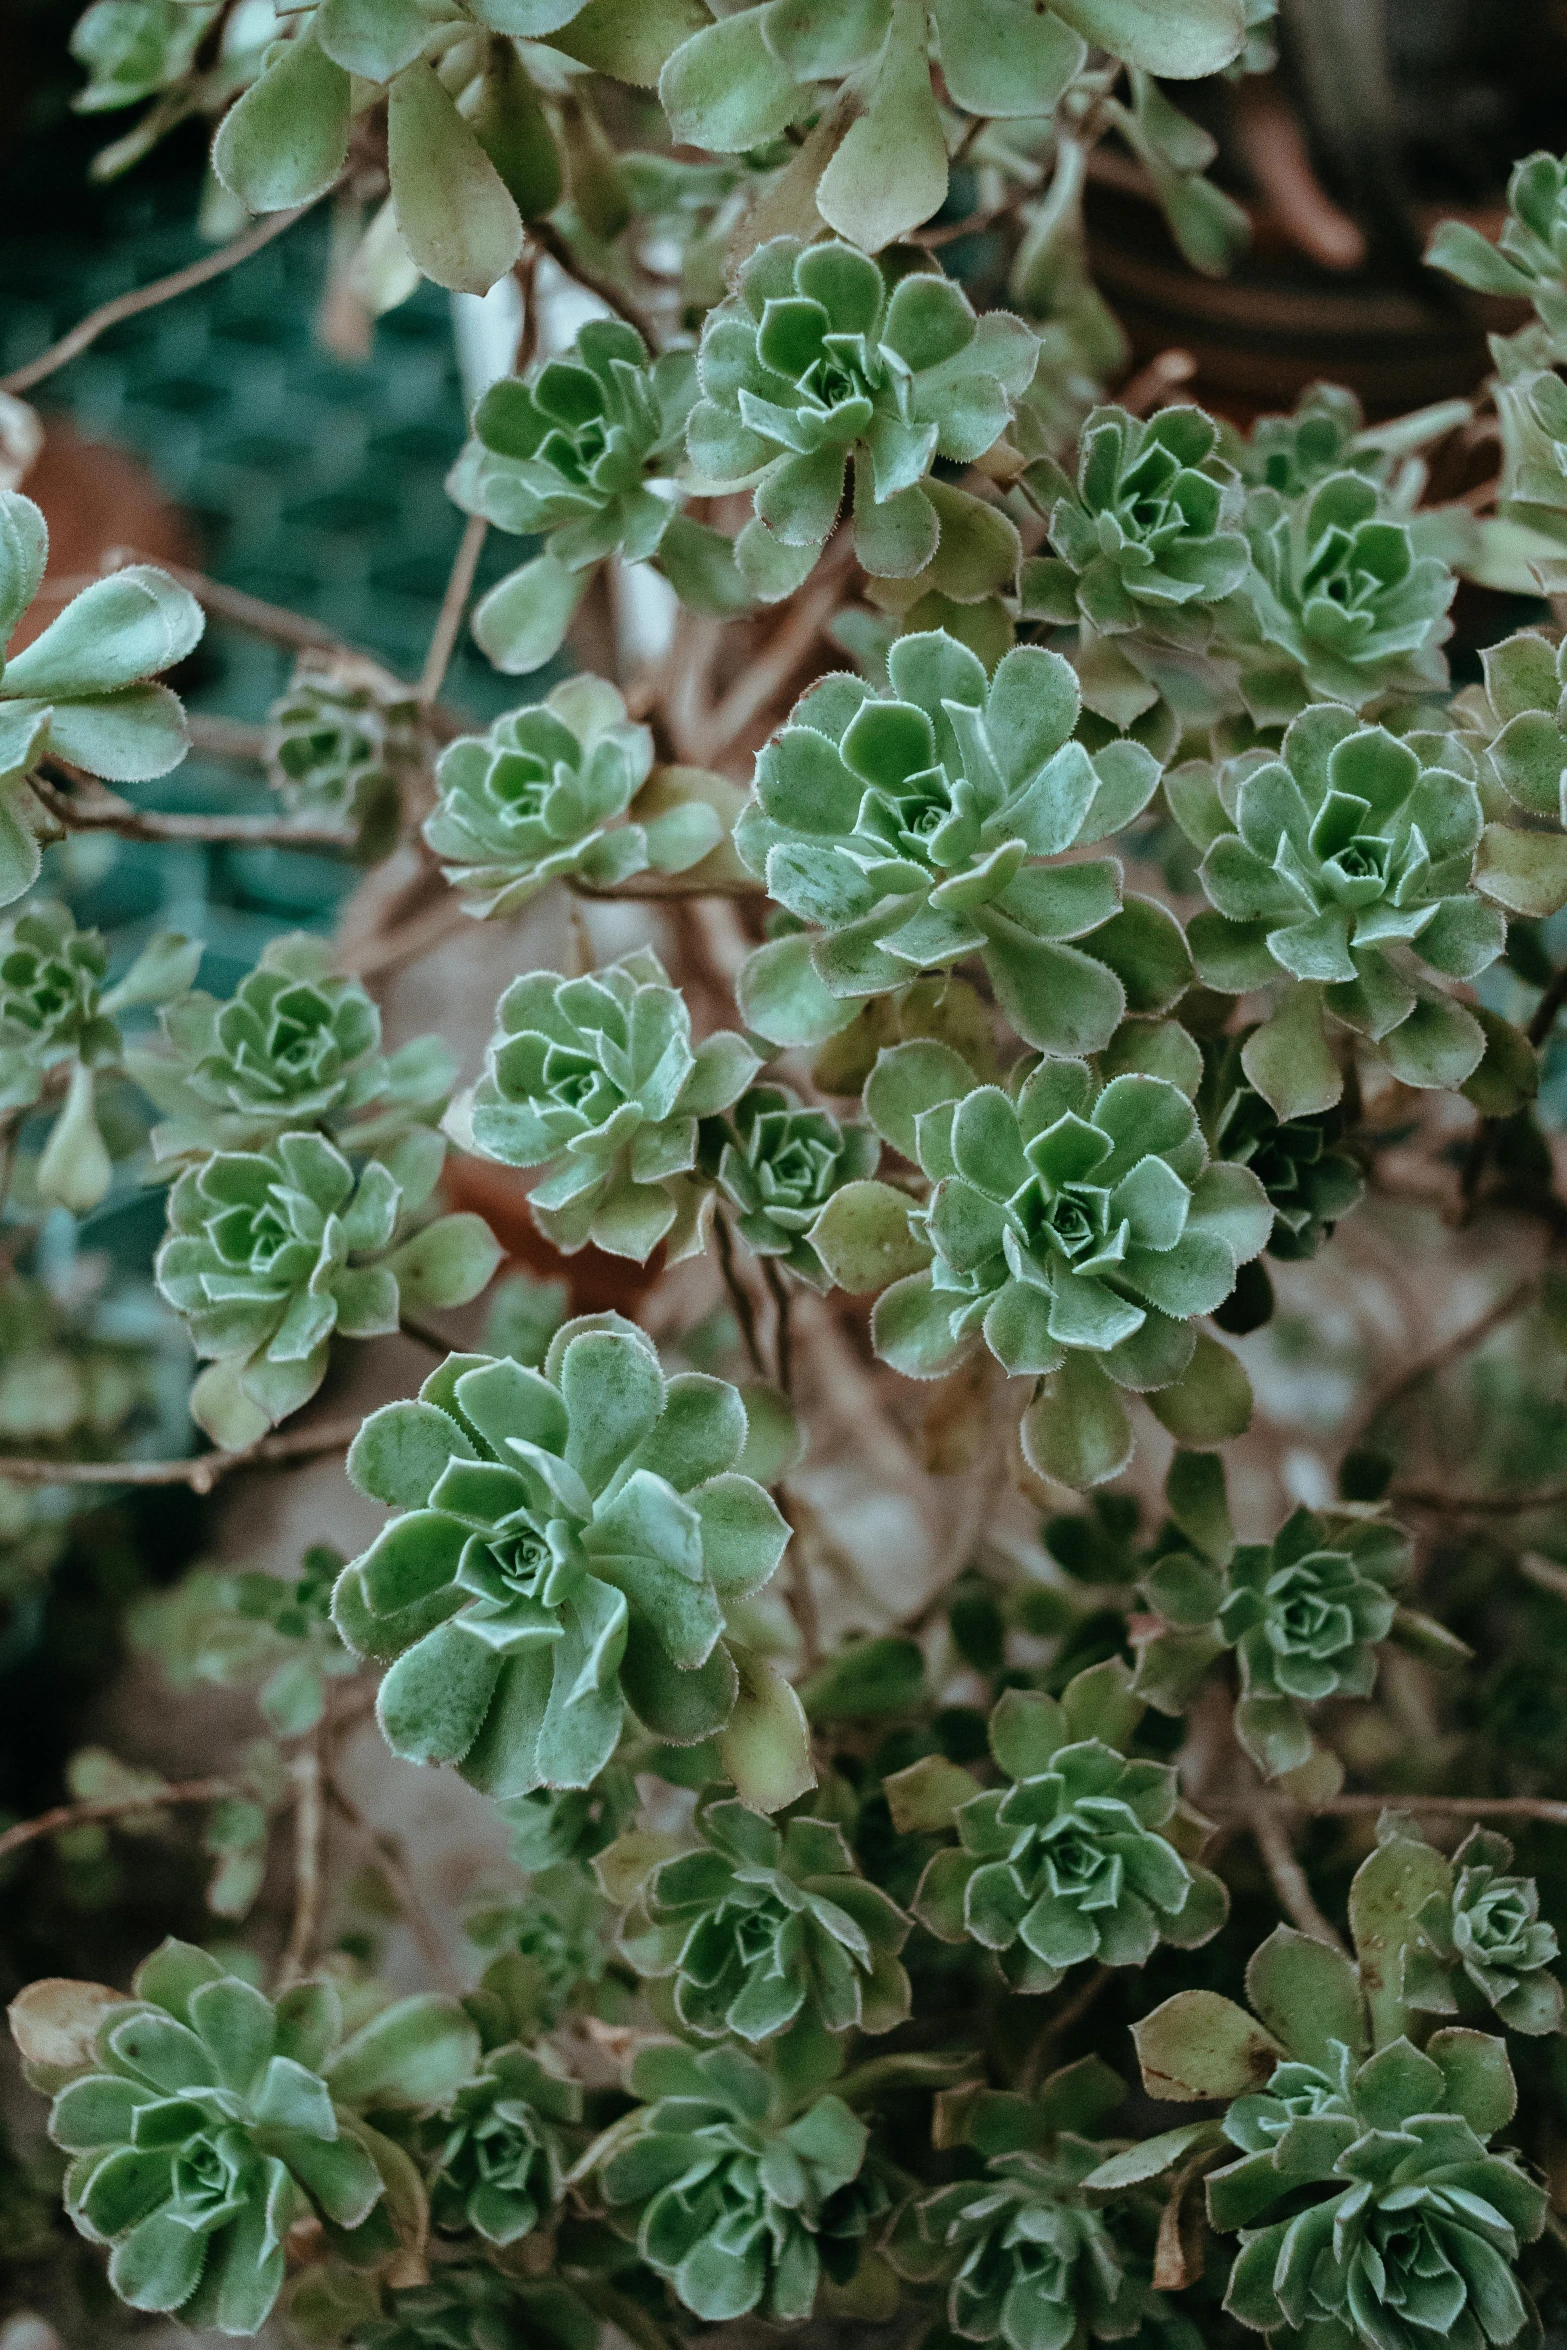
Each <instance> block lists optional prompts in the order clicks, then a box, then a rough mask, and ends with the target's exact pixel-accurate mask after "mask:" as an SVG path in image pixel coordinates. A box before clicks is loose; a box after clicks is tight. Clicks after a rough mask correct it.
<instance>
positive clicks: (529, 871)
mask: <svg viewBox="0 0 1567 2350" xmlns="http://www.w3.org/2000/svg"><path fill="white" fill-rule="evenodd" d="M652 765H653V738H652V736H651V735H650V734H649V732H648V730H647V728H646V727H645V726H634V725H632V724H631V723H630V721H629V720H628V719H627V716H626V705H625V703H624V701H623V700H622V699H621V697H620V695H619V694H618V693H617V692H616V690H615V688H614V687H613V686H612V685H606V684H605V683H604V681H603V679H602V678H598V677H573V678H568V679H567V681H566V683H565V684H564V685H558V686H556V687H555V689H554V691H553V692H552V693H550V694H548V695H547V696H546V697H545V699H544V701H543V702H542V703H535V704H534V705H533V706H532V707H530V708H528V709H525V710H513V711H511V712H509V713H508V715H507V716H506V717H504V718H497V719H496V721H495V723H494V725H493V726H492V727H491V728H490V730H489V732H488V734H484V735H473V734H468V735H463V736H461V737H459V739H458V740H457V741H456V742H454V743H451V744H449V745H448V746H447V748H446V750H444V751H443V752H442V754H441V758H440V762H439V764H438V766H437V768H436V780H437V782H438V783H439V785H440V789H441V799H440V805H439V806H438V807H437V808H436V810H435V812H434V814H433V815H430V816H427V817H426V819H425V823H424V837H425V839H426V841H427V842H428V843H429V845H430V847H431V848H432V849H433V850H434V851H435V853H436V855H437V856H438V857H439V858H441V860H442V868H441V869H442V871H443V872H444V873H445V875H446V878H447V880H448V881H449V882H450V883H451V884H452V886H453V888H455V889H460V890H462V891H463V892H465V896H464V901H463V902H464V905H465V906H466V909H467V911H468V912H469V913H470V914H478V915H487V914H509V913H513V912H515V910H516V908H517V907H519V906H522V905H526V903H527V901H528V899H529V898H531V897H533V896H535V895H536V894H537V892H538V891H539V890H541V889H543V888H544V887H545V886H546V884H547V883H549V882H551V881H554V880H557V879H559V878H560V877H561V876H562V875H564V874H568V873H579V874H581V875H582V877H583V879H584V880H586V881H591V882H594V883H596V884H597V885H599V886H600V887H602V886H603V885H604V884H606V883H609V882H615V881H624V880H626V879H627V878H628V876H629V875H631V874H633V873H644V872H646V871H647V869H648V867H649V866H652V867H653V869H654V870H655V871H656V872H660V873H679V872H683V871H684V870H685V869H686V868H687V867H688V866H690V865H694V864H695V863H696V862H697V861H698V859H699V858H701V857H704V856H705V855H706V854H707V852H708V850H709V849H711V848H713V847H714V846H715V845H716V843H717V841H718V839H719V836H720V833H721V830H722V827H721V825H720V823H719V820H718V817H717V815H716V814H715V812H714V810H713V809H712V808H710V807H709V806H708V805H707V803H706V802H705V801H701V800H687V801H685V802H683V803H681V804H678V805H677V806H675V807H672V808H669V809H666V810H665V811H664V812H663V813H662V814H660V815H656V816H649V818H648V819H647V821H646V822H645V823H642V822H638V821H635V820H633V821H630V822H625V821H618V820H619V819H624V818H625V817H626V813H627V810H628V809H629V808H630V806H631V804H632V801H633V800H634V798H635V797H636V794H637V792H638V790H639V789H640V787H641V786H642V785H643V784H644V783H645V782H646V781H647V778H648V774H649V772H650V770H651V768H652Z"/></svg>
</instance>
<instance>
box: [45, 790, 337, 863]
mask: <svg viewBox="0 0 1567 2350" xmlns="http://www.w3.org/2000/svg"><path fill="white" fill-rule="evenodd" d="M28 780H29V781H30V783H31V785H32V788H33V790H34V791H35V792H36V793H37V795H38V797H39V799H40V801H41V802H42V803H43V805H44V807H45V808H46V809H47V810H48V812H49V814H50V815H51V816H52V817H53V818H54V820H55V822H56V823H57V824H59V825H62V826H63V827H64V828H65V830H66V831H67V832H112V833H114V834H116V835H117V836H118V838H119V839H121V840H153V841H239V842H243V843H244V844H245V845H246V846H247V847H250V848H276V849H311V850H315V851H317V852H318V853H319V852H320V851H323V850H325V851H328V852H331V851H336V852H337V854H339V855H341V856H347V855H349V854H350V853H351V852H352V849H353V846H354V836H353V834H352V833H351V832H345V831H344V830H343V828H342V826H341V825H340V824H309V823H304V824H302V823H301V822H300V821H299V820H298V818H297V817H293V816H188V815H165V814H164V813H162V812H161V811H160V810H158V809H149V808H133V807H132V805H131V803H130V801H129V800H122V799H121V798H120V797H119V795H118V794H117V793H115V792H108V791H94V792H90V793H87V792H81V791H76V790H71V791H62V790H61V789H60V787H59V785H58V784H56V783H54V782H53V781H51V779H50V778H49V777H48V776H47V775H45V774H43V773H42V772H39V773H38V774H35V775H33V776H31V777H29V779H28ZM73 780H74V779H73Z"/></svg>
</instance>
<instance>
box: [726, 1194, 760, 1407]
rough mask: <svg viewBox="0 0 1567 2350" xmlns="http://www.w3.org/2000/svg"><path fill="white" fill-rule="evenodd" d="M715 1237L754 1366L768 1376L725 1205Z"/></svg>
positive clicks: (741, 1333)
mask: <svg viewBox="0 0 1567 2350" xmlns="http://www.w3.org/2000/svg"><path fill="white" fill-rule="evenodd" d="M713 1238H714V1240H715V1241H716V1242H717V1244H718V1270H719V1271H720V1273H722V1275H723V1277H724V1287H725V1288H726V1289H727V1290H728V1292H729V1302H730V1304H731V1305H732V1306H733V1307H734V1310H735V1320H736V1321H737V1322H738V1323H739V1325H740V1336H741V1337H742V1338H743V1339H744V1341H745V1351H746V1353H747V1354H748V1355H749V1356H750V1358H751V1368H752V1369H753V1370H754V1371H755V1373H756V1375H757V1377H758V1378H759V1379H765V1378H766V1377H767V1361H766V1358H765V1356H764V1355H763V1353H762V1347H761V1341H760V1340H759V1339H758V1337H757V1335H756V1308H755V1307H754V1306H753V1305H752V1303H751V1298H750V1293H749V1291H748V1290H747V1288H746V1286H745V1283H744V1282H743V1281H742V1280H741V1278H740V1268H739V1266H738V1265H737V1264H736V1263H735V1244H734V1242H733V1240H732V1239H731V1238H730V1236H729V1224H728V1221H727V1219H726V1217H725V1215H724V1212H723V1210H722V1209H721V1208H720V1210H719V1212H718V1214H717V1215H716V1216H715V1217H714V1218H713Z"/></svg>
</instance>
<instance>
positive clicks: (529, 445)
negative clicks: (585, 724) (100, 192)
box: [448, 318, 710, 676]
mask: <svg viewBox="0 0 1567 2350" xmlns="http://www.w3.org/2000/svg"><path fill="white" fill-rule="evenodd" d="M696 389H697V387H696V367H695V362H694V360H693V358H692V355H691V353H690V352H689V351H666V352H664V353H663V354H662V355H661V356H660V357H659V358H657V359H650V357H649V353H648V348H647V345H646V344H645V343H644V342H643V340H642V337H641V336H640V335H639V334H638V333H637V331H636V328H635V327H632V326H627V325H626V324H625V323H624V321H623V320H621V319H617V318H596V319H591V320H590V321H589V322H588V324H587V325H586V326H584V327H583V328H582V329H581V331H580V332H579V334H578V336H577V339H576V341H575V342H574V343H573V344H572V346H571V348H570V350H568V351H565V352H563V353H562V354H561V355H560V356H559V357H558V358H553V359H547V360H546V361H545V362H544V364H543V365H542V366H541V367H539V368H537V369H535V370H534V372H533V373H532V374H531V375H529V376H528V377H527V379H526V380H524V379H522V378H520V377H516V376H509V377H506V378H504V379H503V380H502V381H501V382H500V383H497V384H492V385H491V386H490V389H489V390H488V391H487V392H486V393H485V394H484V395H483V397H482V398H481V400H480V401H479V404H478V406H477V407H476V408H475V410H474V414H473V431H474V438H473V440H472V441H470V443H469V444H468V446H467V448H466V449H465V450H464V451H463V453H462V455H461V456H460V457H459V459H458V461H457V464H456V466H455V468H454V469H453V472H452V476H451V480H450V483H449V485H448V487H449V489H450V492H451V495H452V496H453V497H454V498H455V499H456V501H457V503H458V505H459V506H461V507H463V508H464V509H465V510H466V511H467V512H468V513H470V514H482V515H483V516H484V519H485V520H486V521H487V522H491V523H494V524H495V526H496V527H497V528H498V529H500V530H505V531H513V532H516V533H517V534H519V535H521V536H525V537H534V536H542V537H543V539H544V549H543V552H542V553H541V554H539V555H535V556H534V557H533V558H532V560H531V561H530V562H527V563H525V564H523V566H522V568H521V569H520V570H518V571H513V572H511V573H510V574H508V576H507V577H506V578H505V579H503V580H501V581H500V582H499V583H498V585H497V586H495V587H493V588H491V589H490V590H489V592H488V594H487V595H485V596H484V597H483V598H482V599H481V600H480V603H479V605H478V608H477V610H476V611H475V613H474V619H473V631H474V635H475V636H476V637H477V638H478V641H479V643H480V644H481V646H482V647H483V648H484V650H485V652H486V653H488V655H489V657H490V659H491V660H492V661H493V662H494V663H495V666H496V667H497V669H502V670H504V671H505V672H506V673H507V675H508V676H517V675H520V674H524V673H526V672H527V671H530V670H534V669H538V668H541V667H542V666H543V664H544V663H545V662H546V661H548V660H549V659H550V658H551V656H552V655H553V654H555V653H557V652H558V651H559V650H560V646H561V643H562V641H563V640H564V638H565V634H566V630H567V629H568V627H569V626H570V624H571V620H572V616H573V614H574V613H575V611H576V609H577V606H578V605H579V604H580V603H581V601H582V598H583V597H584V596H585V595H586V593H587V591H588V585H589V582H590V580H591V579H592V576H593V571H594V568H595V566H596V565H597V564H599V563H601V562H602V561H603V560H604V559H605V557H606V556H609V555H618V556H619V557H620V558H621V560H622V561H623V562H626V563H643V562H646V561H647V560H648V559H649V557H651V556H653V555H655V554H657V552H658V550H659V548H660V546H661V544H662V543H663V540H664V537H665V534H666V532H667V531H668V529H669V527H670V524H671V522H672V520H673V519H674V517H675V504H674V501H673V500H672V498H671V497H669V496H667V495H660V493H659V491H658V490H656V489H653V488H650V487H649V482H650V480H657V481H660V482H664V483H668V482H669V481H670V479H671V477H672V475H673V472H674V469H675V467H676V466H677V465H678V463H679V461H680V452H681V442H682V436H683V435H684V432H685V425H686V418H687V416H688V415H689V414H690V411H691V405H692V402H693V401H694V400H695V398H696ZM684 528H685V529H686V531H687V532H688V533H690V534H695V535H698V536H700V535H702V534H697V533H696V526H695V525H694V524H689V523H687V524H685V525H684ZM709 535H710V534H709ZM677 541H678V534H677Z"/></svg>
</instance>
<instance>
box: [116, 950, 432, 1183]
mask: <svg viewBox="0 0 1567 2350" xmlns="http://www.w3.org/2000/svg"><path fill="white" fill-rule="evenodd" d="M162 1028H163V1043H162V1048H161V1049H159V1050H151V1049H147V1048H145V1047H133V1048H132V1050H131V1051H130V1052H128V1053H127V1055H126V1067H127V1069H128V1071H129V1073H130V1074H131V1075H132V1076H133V1077H134V1078H135V1080H136V1082H137V1084H138V1085H139V1086H140V1087H141V1089H142V1091H143V1092H144V1093H145V1094H148V1095H149V1096H150V1097H151V1099H152V1101H153V1103H154V1104H155V1106H156V1107H157V1108H158V1109H159V1110H161V1111H162V1112H163V1120H162V1122H161V1123H160V1124H159V1125H157V1126H155V1127H154V1128H153V1132H152V1147H153V1153H154V1156H155V1157H156V1158H157V1159H158V1160H159V1161H160V1162H162V1163H165V1164H167V1163H169V1162H171V1161H173V1162H178V1161H186V1162H189V1161H191V1160H199V1159H203V1158H206V1157H208V1156H209V1155H210V1154H211V1153H212V1152H214V1151H235V1150H237V1151H246V1150H256V1149H259V1148H264V1147H266V1146H268V1145H270V1144H273V1143H275V1142H276V1141H277V1140H278V1138H279V1136H281V1135H283V1134H285V1133H288V1132H291V1131H292V1132H299V1131H302V1130H304V1129H306V1128H321V1129H324V1130H325V1132H326V1133H327V1134H329V1135H330V1137H331V1138H332V1140H333V1141H334V1142H335V1143H338V1144H340V1145H341V1146H342V1148H343V1149H345V1150H349V1151H355V1152H358V1151H365V1150H375V1149H379V1148H382V1147H384V1146H385V1145H387V1144H389V1143H391V1142H394V1141H395V1140H396V1139H397V1137H398V1136H400V1135H402V1134H406V1133H407V1132H408V1131H409V1130H410V1129H411V1128H414V1127H428V1126H433V1124H434V1123H435V1120H436V1119H437V1118H438V1117H439V1116H440V1113H441V1111H442V1110H443V1109H444V1107H445V1105H446V1102H447V1099H448V1097H449V1095H450V1093H451V1090H452V1083H453V1080H454V1078H455V1076H456V1063H455V1060H454V1058H453V1056H452V1053H451V1050H450V1047H449V1046H448V1045H447V1044H446V1043H445V1041H444V1040H443V1039H442V1038H441V1037H439V1036H420V1037H415V1038H413V1039H412V1040H411V1042H409V1043H408V1044H405V1045H400V1046H399V1047H398V1049H397V1050H396V1052H394V1053H390V1054H383V1053H382V1051H381V1049H380V1046H381V1014H380V1011H379V1009H378V1007H377V1005H376V1003H375V1000H374V998H373V997H372V996H371V995H370V993H369V992H368V990H367V989H366V988H365V987H363V986H362V985H361V983H360V982H359V981H358V980H357V979H353V978H349V977H345V976H344V975H343V974H342V973H341V972H339V971H336V970H335V969H334V968H333V958H332V950H331V948H330V946H329V945H328V944H327V942H326V941H325V940H324V939H320V938H313V937H311V935H310V934H309V932H307V931H302V930H301V931H292V932H290V933H288V934H287V935H286V936H284V937H282V938H274V939H270V940H269V941H268V942H267V945H266V946H265V948H264V949H263V950H262V955H261V960H260V961H259V962H258V963H257V965H256V967H255V969H254V970H253V971H252V972H250V973H249V974H248V976H247V977H246V978H244V979H242V980H241V981H240V983H239V986H238V987H237V988H236V989H235V991H234V993H233V995H232V996H231V997H230V998H229V1000H228V1002H227V1003H219V1002H218V1001H217V1000H216V998H215V997H213V996H209V995H206V994H204V993H202V992H201V991H200V990H197V991H195V992H193V993H191V994H188V995H184V996H182V997H181V998H180V1000H179V1001H178V1002H176V1003H172V1004H170V1005H169V1006H168V1008H167V1010H166V1011H165V1012H164V1013H163V1015H162Z"/></svg>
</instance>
